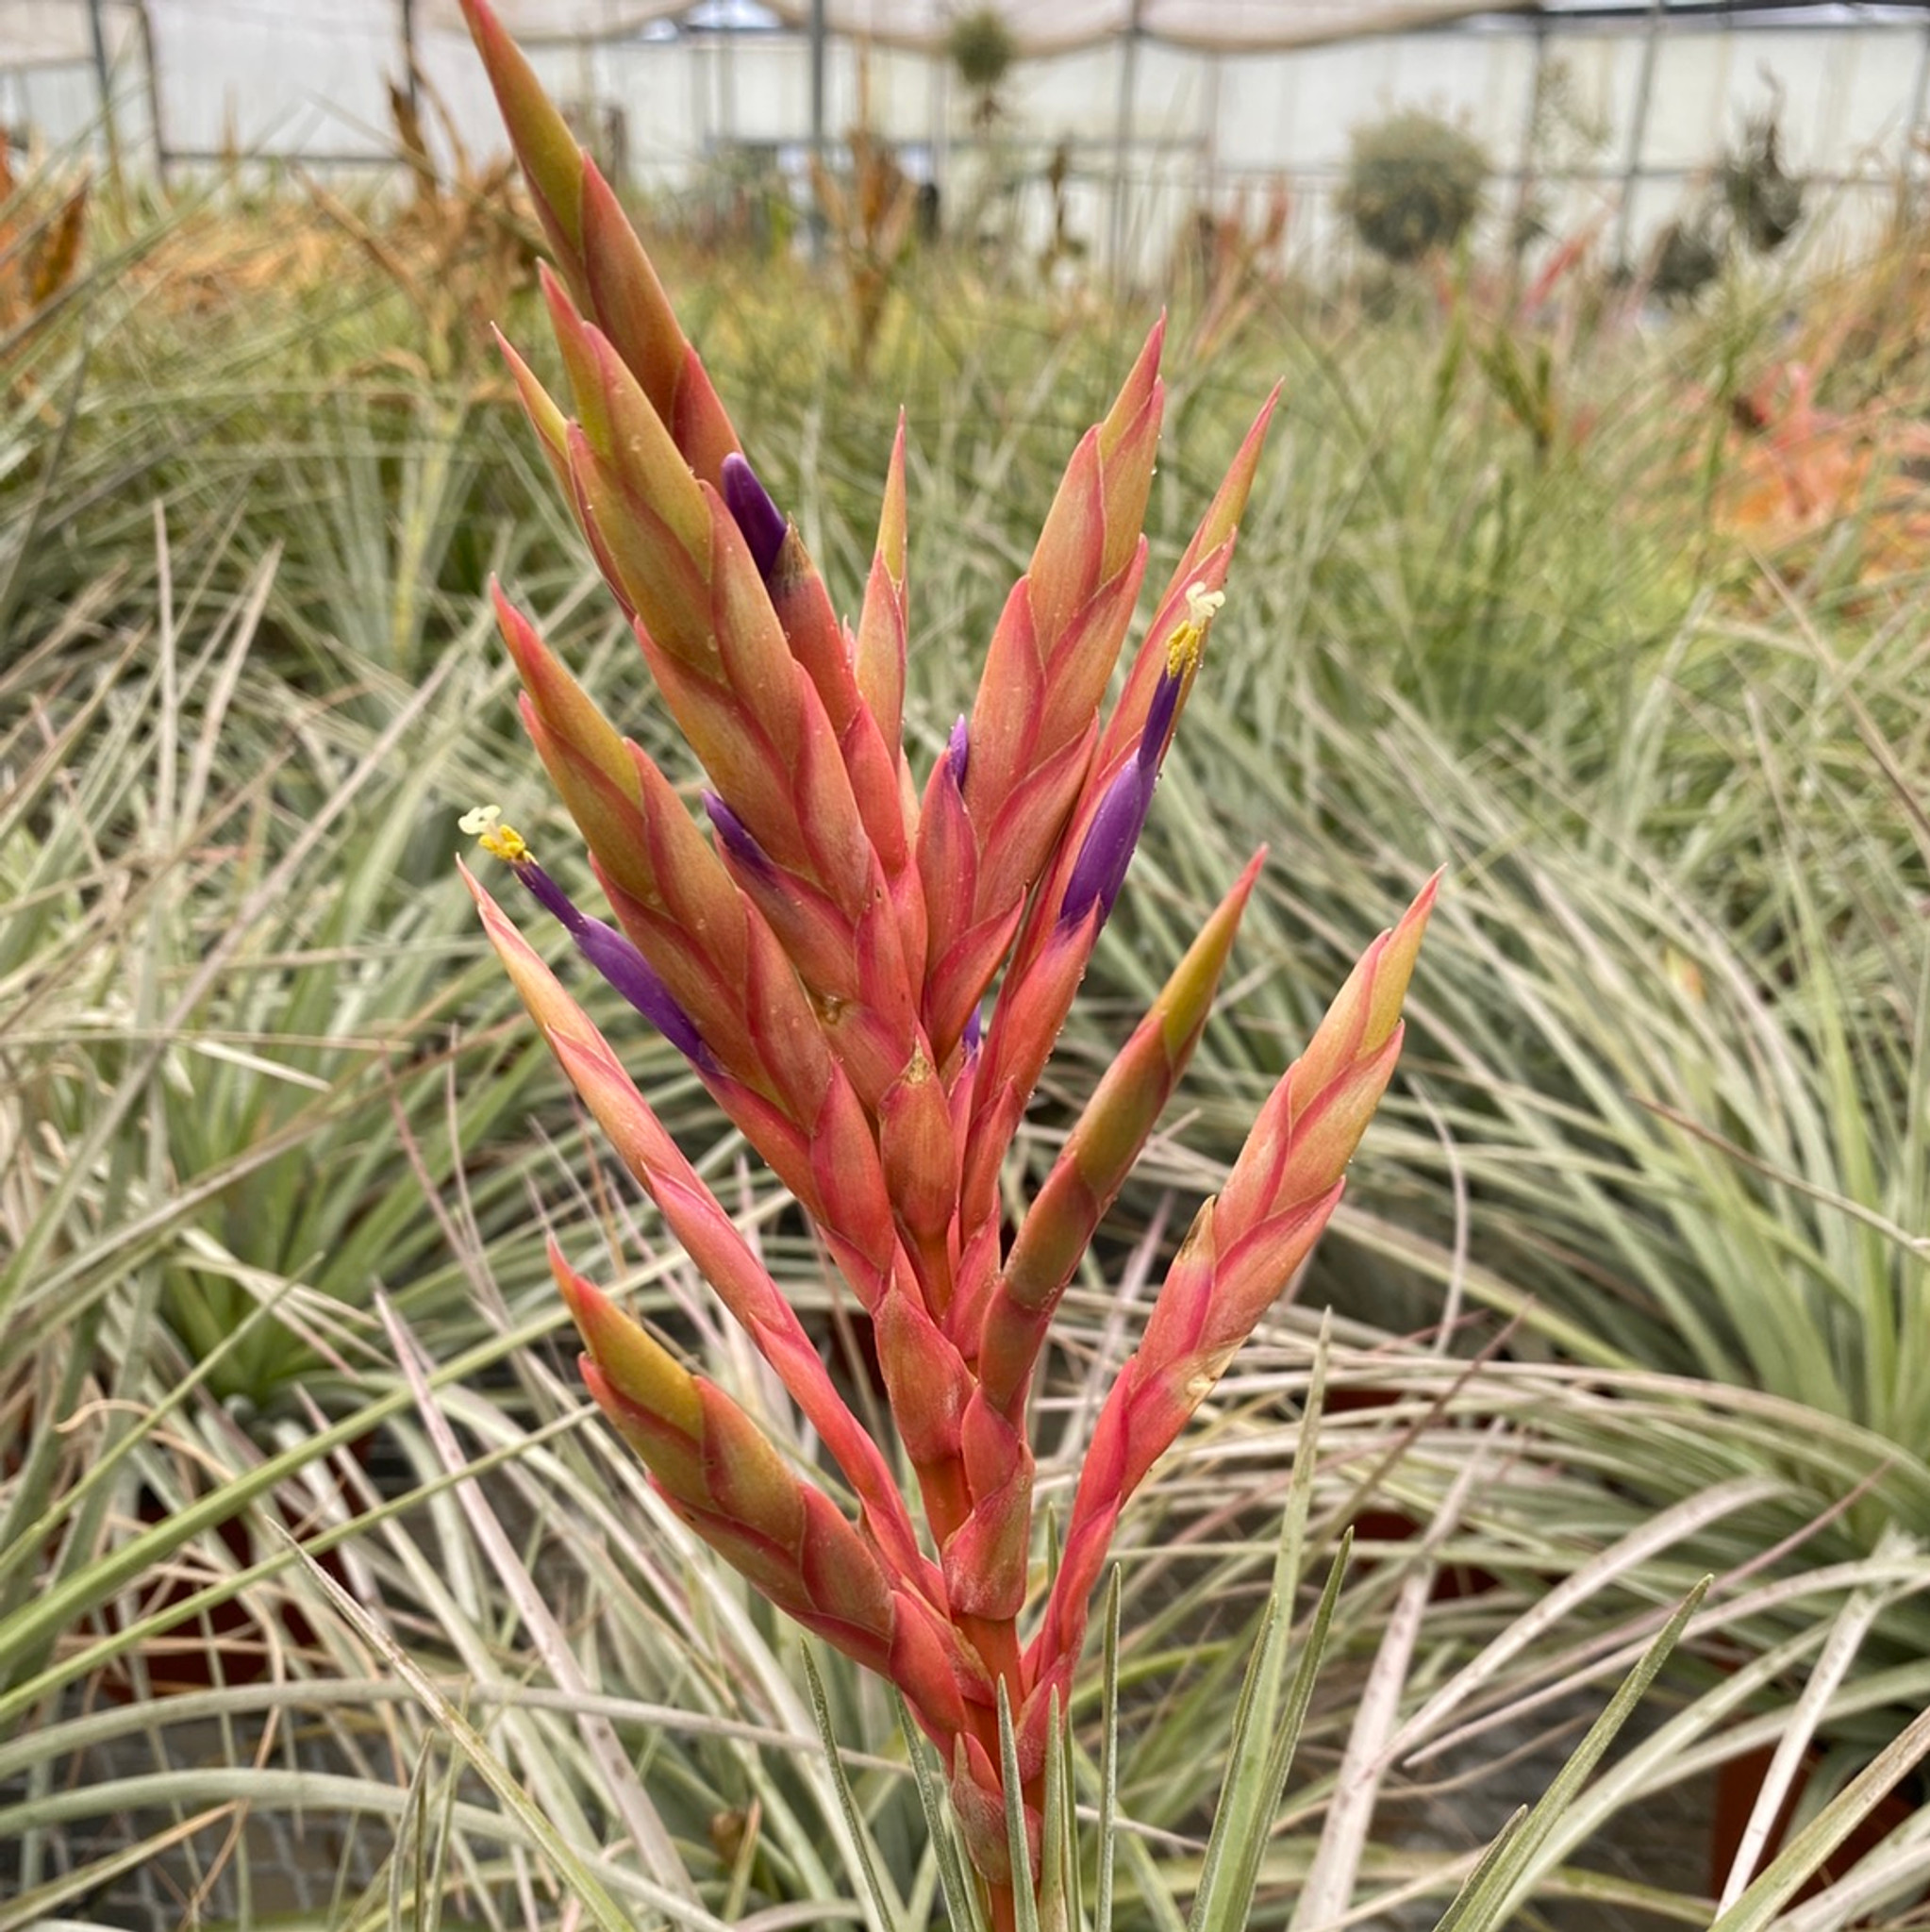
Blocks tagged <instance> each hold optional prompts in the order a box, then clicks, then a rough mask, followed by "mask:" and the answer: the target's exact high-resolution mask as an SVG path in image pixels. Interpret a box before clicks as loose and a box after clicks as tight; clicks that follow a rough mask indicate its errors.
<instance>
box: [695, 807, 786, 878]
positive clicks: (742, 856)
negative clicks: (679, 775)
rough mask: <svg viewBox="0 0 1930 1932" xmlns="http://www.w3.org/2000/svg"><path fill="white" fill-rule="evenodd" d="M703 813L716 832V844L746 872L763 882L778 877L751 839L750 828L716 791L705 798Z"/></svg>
mask: <svg viewBox="0 0 1930 1932" xmlns="http://www.w3.org/2000/svg"><path fill="white" fill-rule="evenodd" d="M704 810H705V812H706V813H707V815H708V817H709V820H710V823H711V824H713V825H714V826H716V828H717V841H718V843H719V844H721V845H722V846H723V847H724V850H725V851H726V852H727V853H729V854H730V856H731V857H732V858H734V859H736V860H737V862H738V863H739V864H740V865H741V866H742V867H743V868H744V869H745V870H746V871H747V872H754V873H756V874H757V876H758V877H759V878H761V879H769V878H773V877H774V876H775V875H776V868H775V867H774V866H773V865H772V863H771V860H770V858H769V857H768V856H767V854H766V853H765V851H764V848H763V847H762V846H761V845H759V844H758V843H757V840H756V838H755V837H754V836H753V835H752V832H751V828H750V827H749V826H748V825H747V824H744V822H743V820H741V819H740V818H739V817H738V815H737V813H736V812H734V811H732V810H731V808H729V806H727V805H725V804H724V801H723V799H721V798H720V797H718V795H717V794H716V792H714V791H707V792H705V794H704Z"/></svg>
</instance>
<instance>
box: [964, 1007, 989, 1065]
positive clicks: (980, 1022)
mask: <svg viewBox="0 0 1930 1932" xmlns="http://www.w3.org/2000/svg"><path fill="white" fill-rule="evenodd" d="M962 1039H963V1041H964V1045H965V1058H966V1059H967V1060H968V1061H971V1060H974V1059H976V1058H978V1049H979V1048H980V1047H981V1046H983V1045H984V1043H985V1002H984V1001H983V1000H980V1001H979V1003H978V1004H977V1005H976V1006H975V1007H973V1009H972V1010H971V1012H969V1013H968V1014H966V1016H965V1031H964V1034H963V1035H962Z"/></svg>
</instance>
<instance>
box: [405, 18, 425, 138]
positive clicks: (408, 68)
mask: <svg viewBox="0 0 1930 1932" xmlns="http://www.w3.org/2000/svg"><path fill="white" fill-rule="evenodd" d="M401 6H402V23H401V24H402V92H403V95H404V97H405V98H406V99H407V100H408V111H409V114H410V116H411V117H412V118H415V119H417V120H420V118H421V116H422V111H423V104H422V90H421V85H420V83H419V81H418V79H417V75H416V64H415V0H401Z"/></svg>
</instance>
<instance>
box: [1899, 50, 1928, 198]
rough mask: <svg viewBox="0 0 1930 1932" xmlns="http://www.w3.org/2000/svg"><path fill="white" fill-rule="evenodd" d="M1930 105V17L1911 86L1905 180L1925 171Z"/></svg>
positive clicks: (1910, 179) (1905, 140) (1904, 169)
mask: <svg viewBox="0 0 1930 1932" xmlns="http://www.w3.org/2000/svg"><path fill="white" fill-rule="evenodd" d="M1926 107H1930V18H1926V20H1925V21H1924V23H1923V43H1922V46H1921V47H1920V48H1919V49H1918V52H1917V77H1916V79H1915V81H1913V82H1912V83H1911V86H1910V119H1909V125H1907V126H1906V127H1905V129H1904V165H1903V168H1902V171H1901V172H1902V175H1903V178H1904V180H1905V181H1912V180H1914V179H1915V178H1916V177H1917V176H1918V175H1921V174H1922V172H1923V159H1924V156H1923V150H1922V146H1921V145H1920V143H1921V142H1922V139H1923V110H1924V108H1926Z"/></svg>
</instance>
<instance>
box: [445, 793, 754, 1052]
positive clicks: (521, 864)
mask: <svg viewBox="0 0 1930 1932" xmlns="http://www.w3.org/2000/svg"><path fill="white" fill-rule="evenodd" d="M499 817H500V814H499V813H498V812H497V810H496V808H495V807H494V806H492V805H491V806H484V807H483V808H481V809H480V810H477V811H473V812H470V813H468V814H467V815H466V816H465V817H464V819H463V821H462V829H463V830H464V831H465V832H474V834H475V835H476V836H477V837H478V838H480V839H481V841H482V845H483V849H484V851H486V852H492V853H494V854H495V856H496V857H497V858H500V859H502V860H503V862H504V863H505V864H506V865H507V866H508V868H509V869H510V871H511V872H513V873H514V874H516V876H517V877H518V878H519V879H521V880H522V882H523V884H524V888H525V889H526V890H527V891H528V893H529V895H530V897H531V898H533V899H534V900H535V901H536V903H537V904H538V905H539V906H541V908H542V909H543V910H544V911H545V912H547V913H548V914H549V915H550V916H551V917H552V918H553V919H554V920H555V921H556V922H557V924H558V925H560V926H561V927H562V928H563V930H564V931H565V932H566V933H568V934H569V935H570V937H571V939H572V940H574V941H575V943H576V950H577V951H578V952H579V953H581V954H582V955H583V957H584V958H586V959H588V960H589V961H590V963H591V965H592V966H593V967H595V968H596V970H597V972H598V973H600V974H602V975H603V977H604V978H605V979H606V980H607V982H608V983H609V985H610V986H611V987H612V988H613V989H614V990H615V991H617V992H619V993H621V994H622V995H623V997H624V999H626V1000H627V1001H628V1002H629V1003H630V1005H631V1006H632V1007H634V1008H636V1009H637V1011H638V1012H640V1013H641V1014H642V1015H643V1017H644V1018H645V1019H646V1020H648V1021H649V1022H650V1024H652V1025H653V1026H655V1027H656V1028H657V1031H658V1032H659V1033H660V1034H662V1035H663V1037H664V1038H665V1039H666V1040H667V1041H670V1043H671V1044H672V1045H673V1046H674V1047H675V1048H676V1050H677V1051H678V1052H679V1053H680V1054H682V1055H683V1056H684V1058H686V1059H688V1060H689V1061H690V1063H691V1064H692V1065H693V1066H694V1067H696V1068H697V1070H698V1071H699V1072H700V1073H706V1074H708V1073H714V1072H715V1071H716V1069H717V1061H716V1059H715V1058H713V1057H712V1055H711V1052H710V1049H709V1048H708V1047H707V1046H706V1045H705V1044H704V1040H703V1036H702V1035H701V1034H700V1033H699V1032H698V1031H697V1027H696V1023H695V1022H694V1021H692V1020H691V1018H690V1015H689V1014H688V1013H687V1012H685V1011H684V1009H683V1008H681V1007H680V1006H678V1005H677V1003H676V1001H675V1000H674V998H673V997H672V995H671V991H670V989H669V987H667V986H666V985H664V983H663V981H662V979H661V978H659V977H658V976H657V969H656V968H655V967H653V966H652V965H651V963H650V962H649V960H648V959H646V958H644V957H643V955H642V954H641V953H640V952H639V951H638V950H637V948H636V947H635V946H633V945H632V944H631V943H630V941H628V940H627V939H626V938H624V935H623V934H622V933H620V932H619V931H618V930H617V929H616V927H615V926H613V925H607V924H604V922H603V921H602V920H600V919H592V918H591V917H590V915H589V914H588V913H587V912H584V911H583V910H581V909H580V908H578V907H577V905H576V903H575V901H574V900H573V899H572V898H571V897H570V895H569V893H567V892H566V891H564V890H563V889H562V887H561V886H559V885H557V882H556V880H555V879H553V878H552V877H551V876H550V875H549V874H548V873H546V872H545V871H544V870H543V869H542V867H541V866H540V865H539V864H537V862H536V859H535V858H534V857H533V856H532V855H531V853H530V850H529V847H528V846H527V845H526V844H525V843H524V841H523V837H522V834H521V833H519V832H517V831H514V830H513V829H512V828H511V827H509V826H508V825H499V824H497V823H496V821H497V819H498V818H499Z"/></svg>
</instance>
